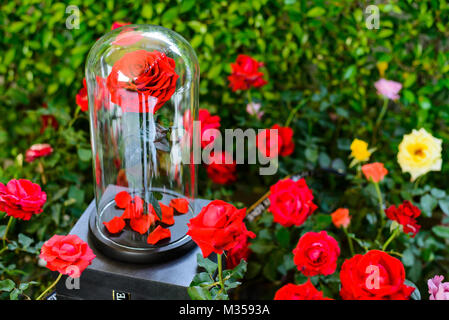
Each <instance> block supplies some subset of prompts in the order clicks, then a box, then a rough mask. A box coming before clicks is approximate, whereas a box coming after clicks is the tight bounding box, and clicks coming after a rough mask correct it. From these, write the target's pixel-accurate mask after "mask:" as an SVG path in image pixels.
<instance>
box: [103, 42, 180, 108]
mask: <svg viewBox="0 0 449 320" xmlns="http://www.w3.org/2000/svg"><path fill="white" fill-rule="evenodd" d="M177 80H178V75H177V74H176V72H175V60H173V59H172V58H169V57H167V56H166V55H165V54H164V53H162V52H159V51H152V52H149V51H146V50H136V51H132V52H128V53H125V54H124V55H123V56H122V57H121V58H120V59H119V60H117V61H116V62H115V63H114V65H113V66H112V70H111V73H110V74H109V76H108V78H107V81H106V82H107V87H108V89H109V92H110V94H111V101H112V102H113V103H115V104H118V105H119V106H120V107H121V108H122V110H123V111H124V112H152V113H155V112H156V111H157V110H159V108H161V107H162V106H163V105H164V104H165V102H167V101H168V100H169V99H170V98H171V96H172V95H173V93H174V92H175V90H176V81H177Z"/></svg>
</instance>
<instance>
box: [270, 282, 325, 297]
mask: <svg viewBox="0 0 449 320" xmlns="http://www.w3.org/2000/svg"><path fill="white" fill-rule="evenodd" d="M274 300H332V299H330V298H326V297H324V296H323V292H321V291H318V290H317V289H316V288H315V287H314V285H313V284H312V282H311V281H310V279H307V281H306V283H303V284H300V285H297V284H293V283H288V284H286V285H285V286H283V287H282V288H280V289H279V290H278V291H276V294H275V295H274Z"/></svg>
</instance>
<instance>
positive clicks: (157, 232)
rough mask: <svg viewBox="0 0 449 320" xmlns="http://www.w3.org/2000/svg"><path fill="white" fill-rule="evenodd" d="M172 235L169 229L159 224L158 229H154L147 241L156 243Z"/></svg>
mask: <svg viewBox="0 0 449 320" xmlns="http://www.w3.org/2000/svg"><path fill="white" fill-rule="evenodd" d="M170 237H171V232H170V230H169V229H165V228H162V227H161V226H157V228H156V229H154V230H153V232H151V233H150V234H149V235H148V238H147V242H148V243H149V244H156V243H158V242H159V241H161V240H162V239H167V238H170Z"/></svg>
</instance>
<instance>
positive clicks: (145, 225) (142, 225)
mask: <svg viewBox="0 0 449 320" xmlns="http://www.w3.org/2000/svg"><path fill="white" fill-rule="evenodd" d="M155 221H156V219H155V218H154V216H153V215H152V214H145V215H142V216H141V217H140V218H133V219H131V220H130V222H129V225H130V226H131V228H132V229H133V230H134V231H137V232H138V233H140V234H144V233H145V232H147V231H148V229H150V226H151V225H152V224H153V223H154V222H155Z"/></svg>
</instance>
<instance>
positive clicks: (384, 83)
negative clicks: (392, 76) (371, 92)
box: [374, 79, 402, 100]
mask: <svg viewBox="0 0 449 320" xmlns="http://www.w3.org/2000/svg"><path fill="white" fill-rule="evenodd" d="M374 86H375V87H376V89H377V93H378V94H380V95H381V96H384V97H385V98H387V99H390V100H397V99H399V94H398V93H399V91H400V90H401V89H402V84H400V83H399V82H396V81H391V80H386V79H380V80H379V81H377V82H376V83H374Z"/></svg>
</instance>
